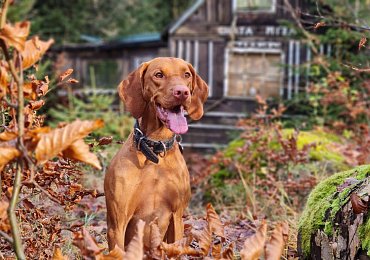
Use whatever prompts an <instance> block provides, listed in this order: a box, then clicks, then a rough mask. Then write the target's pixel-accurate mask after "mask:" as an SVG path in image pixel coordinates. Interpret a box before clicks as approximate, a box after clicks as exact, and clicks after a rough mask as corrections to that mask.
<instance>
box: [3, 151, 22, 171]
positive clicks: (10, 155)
mask: <svg viewBox="0 0 370 260" xmlns="http://www.w3.org/2000/svg"><path fill="white" fill-rule="evenodd" d="M20 154H21V153H20V152H19V151H18V150H17V149H16V148H14V147H0V171H1V170H2V169H3V168H4V167H5V165H7V164H8V163H9V162H10V161H11V160H13V159H15V158H17V157H18V156H19V155H20Z"/></svg>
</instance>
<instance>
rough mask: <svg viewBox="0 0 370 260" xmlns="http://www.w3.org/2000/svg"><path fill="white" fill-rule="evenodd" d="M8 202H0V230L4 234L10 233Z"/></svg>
mask: <svg viewBox="0 0 370 260" xmlns="http://www.w3.org/2000/svg"><path fill="white" fill-rule="evenodd" d="M8 207H9V202H8V201H6V200H1V201H0V230H2V231H4V232H8V231H10V223H9V219H8V213H7V210H8Z"/></svg>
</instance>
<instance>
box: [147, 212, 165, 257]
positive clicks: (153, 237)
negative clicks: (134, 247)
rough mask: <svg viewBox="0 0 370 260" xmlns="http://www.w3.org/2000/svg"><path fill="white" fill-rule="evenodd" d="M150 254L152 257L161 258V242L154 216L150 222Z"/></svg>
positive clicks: (156, 220)
mask: <svg viewBox="0 0 370 260" xmlns="http://www.w3.org/2000/svg"><path fill="white" fill-rule="evenodd" d="M149 227H150V250H149V251H150V254H151V256H152V257H153V258H158V259H161V257H162V254H163V251H162V249H161V248H160V245H161V243H162V236H161V232H160V231H159V227H158V219H157V218H156V219H155V220H153V221H152V222H151V223H150V224H149Z"/></svg>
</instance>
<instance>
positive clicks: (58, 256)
mask: <svg viewBox="0 0 370 260" xmlns="http://www.w3.org/2000/svg"><path fill="white" fill-rule="evenodd" d="M67 259H68V257H67V256H64V255H63V254H62V250H60V248H59V247H56V248H55V249H54V253H53V258H52V260H67Z"/></svg>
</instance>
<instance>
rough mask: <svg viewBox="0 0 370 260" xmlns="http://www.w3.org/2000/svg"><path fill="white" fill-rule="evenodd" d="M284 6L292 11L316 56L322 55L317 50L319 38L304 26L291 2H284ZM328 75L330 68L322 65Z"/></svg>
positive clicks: (287, 0) (285, 0) (286, 0)
mask: <svg viewBox="0 0 370 260" xmlns="http://www.w3.org/2000/svg"><path fill="white" fill-rule="evenodd" d="M284 4H285V5H286V6H287V8H288V10H289V11H290V13H291V15H292V17H293V19H294V21H295V22H296V24H297V26H298V27H299V28H300V29H301V30H302V33H303V34H304V36H306V38H307V40H308V41H309V43H310V44H309V45H310V47H311V50H312V52H313V53H314V54H316V55H320V52H319V50H318V49H317V48H316V46H315V41H318V38H317V37H315V36H314V35H312V34H310V33H309V32H308V31H307V30H306V29H305V28H304V27H303V25H302V23H301V21H300V19H299V17H298V15H297V14H296V12H295V10H294V8H293V6H292V5H291V4H290V2H289V0H284ZM320 65H321V66H322V67H323V68H324V69H325V71H326V72H327V73H330V70H329V68H328V67H327V66H326V65H324V64H322V63H321V64H320Z"/></svg>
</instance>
